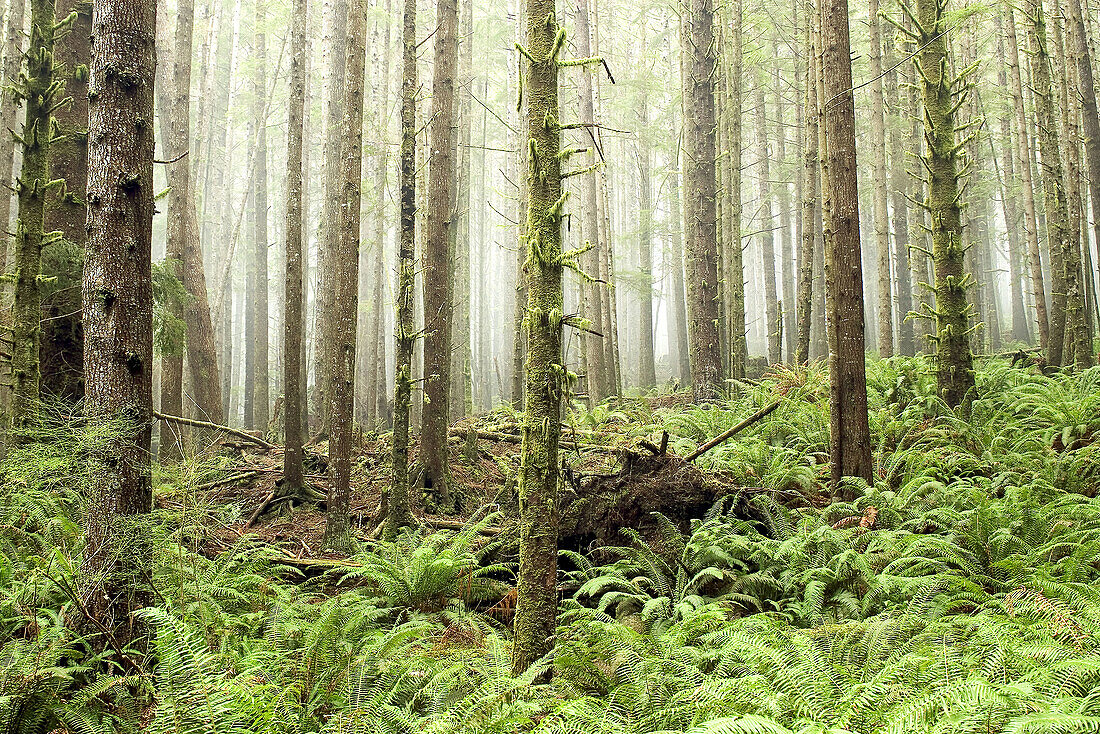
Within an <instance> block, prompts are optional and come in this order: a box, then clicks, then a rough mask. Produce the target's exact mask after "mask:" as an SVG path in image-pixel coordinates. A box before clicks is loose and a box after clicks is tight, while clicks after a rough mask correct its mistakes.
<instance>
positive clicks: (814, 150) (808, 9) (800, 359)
mask: <svg viewBox="0 0 1100 734" xmlns="http://www.w3.org/2000/svg"><path fill="white" fill-rule="evenodd" d="M803 13H804V17H805V23H806V30H805V45H806V58H807V62H806V91H805V96H804V99H803V117H804V119H805V121H806V137H805V148H804V150H803V151H802V171H803V173H802V177H803V182H802V201H801V202H800V206H801V216H802V242H801V243H800V245H799V272H798V343H797V345H796V346H795V352H794V361H795V362H797V363H799V364H805V363H806V362H808V361H809V359H810V332H811V331H812V322H811V319H812V317H813V305H814V290H813V282H814V261H815V260H816V258H817V252H818V248H817V241H818V236H817V235H818V231H817V225H818V218H817V212H818V191H819V190H820V188H821V183H820V178H819V175H818V174H819V173H820V157H821V156H820V152H819V150H818V141H819V139H820V131H819V130H818V117H817V106H818V100H817V75H818V68H817V57H818V48H817V34H816V33H815V32H814V30H813V25H814V20H815V17H816V12H815V8H814V3H813V0H805V1H804V4H803Z"/></svg>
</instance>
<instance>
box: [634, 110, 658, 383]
mask: <svg viewBox="0 0 1100 734" xmlns="http://www.w3.org/2000/svg"><path fill="white" fill-rule="evenodd" d="M648 107H649V100H648V99H647V98H646V95H645V93H644V92H643V94H642V99H640V100H639V101H638V115H639V119H638V130H639V131H641V133H640V135H639V137H638V148H637V154H638V259H639V263H638V270H639V271H640V273H641V274H642V278H641V280H640V282H639V284H638V287H639V291H638V335H639V337H640V344H639V354H638V377H639V381H640V387H641V388H642V389H643V390H648V389H650V388H652V387H654V386H656V384H657V372H656V360H655V357H654V353H653V275H652V273H653V208H654V202H653V162H652V155H653V151H652V150H651V144H650V141H649V138H648V137H647V134H648V130H649V109H648Z"/></svg>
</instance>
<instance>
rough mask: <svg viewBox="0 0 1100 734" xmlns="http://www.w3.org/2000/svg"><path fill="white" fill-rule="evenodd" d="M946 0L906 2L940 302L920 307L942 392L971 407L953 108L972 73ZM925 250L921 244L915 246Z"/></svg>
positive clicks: (959, 145)
mask: <svg viewBox="0 0 1100 734" xmlns="http://www.w3.org/2000/svg"><path fill="white" fill-rule="evenodd" d="M947 2H948V0H917V3H916V5H915V7H910V6H908V5H903V6H902V7H903V8H904V9H905V12H906V13H907V14H908V15H910V16H911V18H912V21H913V29H914V30H912V31H905V32H906V33H908V34H909V35H910V36H911V38H912V41H913V42H914V43H915V45H916V47H917V49H919V52H918V53H917V55H916V57H915V59H914V64H915V67H916V72H917V77H918V84H919V86H920V90H921V97H922V99H923V106H924V137H925V141H926V146H925V150H924V154H923V155H922V156H921V157H920V158H919V159H918V160H920V162H921V167H922V169H923V171H924V174H925V179H926V184H927V188H926V192H927V195H926V198H925V200H924V201H923V202H921V206H922V207H923V208H924V209H925V210H926V211H927V212H928V214H929V216H930V218H931V222H932V252H931V253H930V255H931V257H932V262H933V268H934V273H935V282H934V285H933V291H934V295H935V303H934V304H929V303H924V304H922V309H923V311H924V314H923V315H924V316H926V317H928V318H931V319H933V320H934V322H935V325H936V332H935V334H930V335H929V338H930V339H931V340H932V341H933V343H934V344H935V346H936V382H937V385H938V389H939V394H940V397H941V398H943V399H944V401H945V402H946V403H947V404H948V405H951V406H952V407H956V406H965V405H966V404H967V403H968V402H969V400H970V399H971V398H972V396H973V390H974V365H973V357H972V355H971V352H970V333H971V331H972V328H971V326H970V314H971V308H970V304H969V302H968V301H967V295H966V292H967V288H968V287H969V286H970V284H971V283H972V282H973V280H972V278H971V277H970V275H969V274H968V273H965V272H964V271H963V258H964V255H965V252H966V247H965V246H964V244H963V237H962V217H961V210H962V205H961V203H960V200H961V198H962V187H961V186H960V178H961V177H962V176H963V175H964V171H963V170H961V168H962V167H961V166H960V159H961V158H962V155H963V151H964V150H965V146H966V143H967V142H968V140H962V141H957V137H958V134H959V133H960V132H965V128H966V126H963V127H962V128H960V127H959V126H957V125H956V124H955V112H956V110H958V108H959V106H960V104H961V102H962V99H961V98H962V97H963V96H964V95H966V94H967V82H966V78H967V75H968V72H969V70H964V71H963V72H962V73H960V74H958V75H953V74H952V72H951V69H950V62H949V59H948V54H947ZM914 249H919V248H914Z"/></svg>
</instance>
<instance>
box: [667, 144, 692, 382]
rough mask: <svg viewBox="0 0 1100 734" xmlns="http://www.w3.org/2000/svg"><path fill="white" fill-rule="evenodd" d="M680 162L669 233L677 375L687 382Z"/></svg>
mask: <svg viewBox="0 0 1100 734" xmlns="http://www.w3.org/2000/svg"><path fill="white" fill-rule="evenodd" d="M678 166H679V162H678V161H676V160H673V161H672V167H673V171H672V175H671V178H670V179H669V183H668V187H669V189H668V190H669V198H670V199H671V207H672V208H671V211H670V212H669V219H670V223H671V229H672V231H671V232H670V233H669V242H670V252H669V258H670V260H671V262H670V263H669V267H670V268H671V270H672V304H671V306H670V308H669V313H670V314H671V315H672V321H673V326H672V329H673V334H672V337H671V341H672V343H673V345H674V347H675V349H676V364H677V370H678V371H677V373H676V374H677V376H678V377H679V380H680V384H681V385H684V384H687V382H688V381H689V380H690V379H691V360H690V359H689V351H688V333H687V298H686V296H685V294H684V218H683V211H682V208H681V206H680V171H679V169H678Z"/></svg>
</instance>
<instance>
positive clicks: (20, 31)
mask: <svg viewBox="0 0 1100 734" xmlns="http://www.w3.org/2000/svg"><path fill="white" fill-rule="evenodd" d="M7 7H8V13H7V15H8V18H7V23H6V24H5V26H4V68H3V73H4V77H3V78H4V79H5V80H14V79H18V78H19V69H20V68H21V67H22V65H23V39H24V38H25V36H26V34H25V32H24V24H25V22H26V17H25V16H26V14H27V3H26V0H10V2H8V4H7ZM0 94H2V95H3V96H2V97H0V101H2V102H3V104H0V125H2V127H0V130H3V131H5V134H3V135H0V183H3V184H4V186H5V187H7V186H10V187H11V188H12V189H14V188H15V182H14V181H13V178H14V176H15V137H14V136H13V135H10V134H7V133H6V131H7V130H15V129H16V126H17V125H18V124H19V111H20V108H21V106H22V103H23V100H22V99H21V98H20V96H19V93H18V90H17V89H16V88H15V87H14V86H13V87H11V88H5V89H3V90H2V92H0ZM11 204H12V196H11V191H7V190H4V189H0V226H3V227H5V228H6V227H8V226H9V224H10V223H11ZM4 231H5V232H7V231H8V230H7V229H5V230H4ZM4 241H5V242H6V241H7V240H6V239H5V240H4ZM7 266H8V247H7V245H6V244H5V245H4V246H3V247H0V273H3V272H5V271H6V270H7ZM2 290H3V291H4V292H7V288H6V287H5V288H3V289H2Z"/></svg>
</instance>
